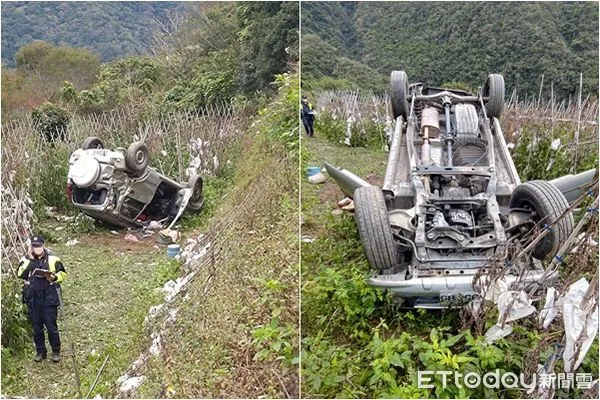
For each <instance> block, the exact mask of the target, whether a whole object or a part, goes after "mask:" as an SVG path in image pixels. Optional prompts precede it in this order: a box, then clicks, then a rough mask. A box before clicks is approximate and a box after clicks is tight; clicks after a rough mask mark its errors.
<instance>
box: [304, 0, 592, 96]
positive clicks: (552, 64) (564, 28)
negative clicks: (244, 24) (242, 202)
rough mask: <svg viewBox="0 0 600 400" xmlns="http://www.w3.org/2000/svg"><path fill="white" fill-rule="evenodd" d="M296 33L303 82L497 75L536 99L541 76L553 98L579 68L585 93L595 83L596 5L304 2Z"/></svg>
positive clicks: (437, 80) (571, 84)
mask: <svg viewBox="0 0 600 400" xmlns="http://www.w3.org/2000/svg"><path fill="white" fill-rule="evenodd" d="M302 36H303V37H302V45H303V47H302V49H303V51H302V60H303V61H302V63H303V65H302V75H303V81H304V82H303V83H304V84H305V85H308V87H309V88H310V87H315V88H316V87H320V86H327V85H334V86H335V85H340V86H342V87H343V86H351V87H361V88H367V89H372V90H380V91H382V90H385V89H386V87H385V81H386V80H387V76H388V75H389V72H390V71H391V70H394V69H404V70H406V71H407V73H408V77H409V79H410V80H411V81H421V82H427V83H430V84H443V83H447V82H463V83H465V84H467V85H469V86H472V87H477V86H478V85H481V84H482V83H483V81H484V79H485V77H486V76H487V75H488V74H489V73H502V74H503V75H504V77H505V80H506V84H507V90H508V91H509V92H510V91H512V90H513V89H516V90H517V91H518V93H519V94H521V95H525V94H530V95H531V94H532V93H535V94H536V95H537V93H538V91H539V87H540V80H541V77H542V75H544V83H545V84H544V87H545V88H546V89H547V90H548V91H549V88H550V83H551V82H553V83H554V90H555V94H557V95H558V96H560V97H567V96H568V95H570V94H571V95H573V94H575V93H576V92H577V89H578V86H579V73H580V72H581V73H583V85H584V87H583V91H584V93H597V88H598V3H596V2H527V3H525V2H524V3H521V2H519V3H517V2H359V3H347V2H335V3H331V2H328V3H321V2H305V3H303V5H302ZM334 57H337V58H334ZM345 58H350V59H352V60H354V61H355V64H354V65H352V66H351V67H350V68H348V65H349V62H348V60H346V59H345ZM369 69H370V70H374V71H376V72H375V74H374V75H373V76H371V77H370V78H368V79H364V76H365V73H366V72H368V71H369ZM382 81H383V82H384V86H383V87H381V86H379V85H380V82H382Z"/></svg>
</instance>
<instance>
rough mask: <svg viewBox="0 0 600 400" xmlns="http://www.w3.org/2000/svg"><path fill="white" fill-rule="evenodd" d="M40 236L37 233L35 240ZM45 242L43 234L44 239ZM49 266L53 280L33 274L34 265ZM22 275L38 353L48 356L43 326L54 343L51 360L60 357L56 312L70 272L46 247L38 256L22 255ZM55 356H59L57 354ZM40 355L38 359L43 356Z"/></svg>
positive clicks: (49, 339)
mask: <svg viewBox="0 0 600 400" xmlns="http://www.w3.org/2000/svg"><path fill="white" fill-rule="evenodd" d="M35 240H40V239H39V237H35V236H34V238H33V240H32V243H34V241H35ZM41 241H42V243H43V238H42V239H41ZM36 268H37V269H41V270H47V271H50V272H53V273H54V275H55V278H54V281H52V282H50V281H48V279H47V278H46V277H45V276H43V275H34V271H35V269H36ZM18 274H19V278H22V279H25V285H24V286H23V302H24V303H26V304H27V308H28V309H29V316H30V318H31V323H32V325H33V341H34V342H35V348H36V351H37V355H38V356H41V358H45V357H46V354H47V352H46V343H45V342H46V340H45V335H44V326H45V327H46V330H47V331H48V341H49V342H50V346H51V347H52V354H53V358H52V361H58V355H59V354H60V336H59V333H58V325H57V322H56V320H57V316H58V306H59V304H60V297H59V293H58V290H60V282H62V281H64V279H65V277H66V276H67V273H66V271H65V267H64V266H63V264H62V262H61V261H60V258H58V257H57V256H54V255H49V254H48V251H47V250H46V249H44V254H43V255H42V256H41V257H37V256H36V255H35V254H34V253H31V254H30V255H29V256H26V257H23V258H22V259H21V261H20V262H19V272H18ZM54 356H56V359H55V357H54ZM41 358H40V357H38V358H36V361H39V360H41Z"/></svg>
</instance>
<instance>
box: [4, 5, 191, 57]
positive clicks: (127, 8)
mask: <svg viewBox="0 0 600 400" xmlns="http://www.w3.org/2000/svg"><path fill="white" fill-rule="evenodd" d="M184 14H185V9H184V6H183V5H182V3H178V2H166V1H163V2H160V1H159V2H134V1H127V2H125V1H119V2H75V3H73V2H66V1H63V2H49V1H42V2H37V1H36V2H33V1H28V2H24V1H16V2H12V1H11V2H6V3H3V4H2V63H3V64H5V65H8V66H11V67H14V66H15V65H16V63H15V55H16V53H17V51H18V50H19V49H20V48H21V47H23V46H24V45H26V44H28V43H30V42H32V41H34V40H42V41H46V42H49V43H52V44H54V45H57V46H58V45H66V46H71V47H83V48H86V49H89V50H91V51H93V52H94V53H95V54H97V55H98V56H99V57H100V59H101V60H102V61H103V62H107V61H111V60H114V59H116V58H120V57H125V56H128V55H141V54H147V53H149V51H150V45H151V44H152V35H153V31H156V30H159V29H160V28H161V23H166V22H167V21H168V20H169V17H170V16H171V17H174V16H175V15H179V16H180V18H181V17H183V15H184Z"/></svg>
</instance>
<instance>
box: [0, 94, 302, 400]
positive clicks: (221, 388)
mask: <svg viewBox="0 0 600 400" xmlns="http://www.w3.org/2000/svg"><path fill="white" fill-rule="evenodd" d="M290 87H291V86H290ZM296 97H297V94H296ZM290 101H291V102H292V103H293V104H297V103H296V101H297V98H296V100H294V98H293V96H291V100H290ZM285 106H286V104H285V102H284V104H283V105H281V107H282V108H284V107H285ZM277 110H279V109H277ZM284 111H285V109H281V110H279V111H275V110H274V111H273V115H272V116H270V117H269V116H264V117H263V116H261V117H262V118H265V119H267V118H276V117H277V116H283V115H287V114H286V113H285V112H284ZM291 115H295V113H292V114H291ZM259 122H260V121H259ZM275 122H277V123H273V122H272V123H271V124H267V125H266V127H267V129H271V130H272V132H271V131H269V132H268V134H269V135H272V136H271V139H267V138H266V137H267V134H266V133H265V132H260V131H258V132H256V134H254V131H255V130H253V133H252V134H249V135H248V136H247V137H246V139H245V142H244V143H238V144H236V147H235V148H233V149H230V150H231V154H232V155H233V161H232V163H231V164H228V167H227V168H226V169H225V172H224V174H223V175H222V176H220V177H219V178H217V179H215V180H214V181H212V182H207V183H206V186H205V195H206V197H207V199H206V203H205V207H204V211H203V212H201V213H200V214H196V215H188V216H185V217H184V219H183V220H182V221H181V225H182V227H183V228H182V234H183V236H184V237H183V239H182V241H181V242H182V243H185V240H186V238H187V237H197V236H198V234H205V235H206V236H210V237H211V238H212V239H211V240H212V246H213V247H212V248H214V249H216V252H217V255H216V261H215V263H214V265H213V266H212V268H210V269H206V270H203V271H201V273H200V274H199V275H198V276H197V279H195V280H194V281H193V282H192V283H191V284H190V285H189V287H188V288H187V290H186V291H185V295H186V296H185V297H184V298H181V297H183V296H179V299H178V300H177V301H176V305H177V309H178V314H177V315H178V317H177V318H176V320H175V322H174V323H172V324H171V325H170V326H169V329H168V330H167V331H164V332H162V334H163V337H164V338H165V340H164V342H163V352H162V353H161V357H157V358H151V359H149V361H148V362H147V363H146V364H144V365H143V366H142V369H143V372H144V374H145V375H146V378H147V379H146V381H145V382H144V383H143V385H142V386H141V387H140V388H139V390H138V391H137V392H136V393H134V394H133V396H140V397H145V398H153V397H192V398H193V397H201V396H204V397H258V396H268V397H292V398H293V397H297V396H298V367H297V355H298V351H299V350H298V348H299V343H298V329H297V326H298V251H299V249H298V236H297V234H298V225H297V221H298V188H297V161H294V160H295V159H294V157H291V158H289V155H288V153H287V150H286V149H285V148H284V145H283V144H281V142H279V141H277V140H276V137H277V136H275V135H280V134H283V133H284V132H282V131H281V127H280V125H279V124H278V122H279V121H275ZM56 225H57V223H51V222H50V221H43V222H41V223H40V224H39V226H44V228H45V232H47V234H46V236H47V237H50V236H51V237H54V238H55V239H56V242H55V243H52V245H51V248H52V249H53V250H54V251H55V252H56V253H57V254H59V255H60V256H61V257H62V259H63V260H64V262H65V265H66V268H67V271H68V273H69V276H68V280H67V281H66V283H65V285H64V293H65V299H66V303H67V304H66V306H65V312H66V317H67V322H68V328H69V330H68V333H69V334H70V335H67V334H66V332H65V327H66V325H65V320H64V319H63V318H60V319H59V325H60V328H61V332H62V340H63V343H64V344H63V347H64V349H65V351H64V354H63V356H64V358H63V361H62V362H61V364H60V365H53V364H51V363H49V362H45V363H41V364H35V363H33V362H32V361H30V359H31V357H32V356H33V343H32V344H31V349H28V350H30V351H29V352H26V351H24V352H23V353H20V354H16V355H14V356H13V357H11V360H9V361H8V363H7V365H9V366H10V368H9V370H8V371H4V370H3V375H2V393H3V395H10V396H28V397H50V398H63V397H76V396H78V393H77V390H76V385H75V374H74V370H73V361H72V358H71V357H70V356H71V355H72V353H71V352H70V351H69V350H68V348H69V343H70V342H71V341H72V342H73V343H74V347H75V353H74V355H75V359H76V361H77V364H78V367H79V368H78V370H79V375H80V379H81V386H82V390H81V391H82V393H81V395H82V396H85V395H86V394H87V390H88V389H89V388H90V386H91V384H92V382H93V381H94V378H95V376H96V373H97V372H98V370H99V368H100V366H101V364H102V362H103V361H104V358H105V357H106V356H107V355H110V360H109V361H108V363H107V365H106V368H105V369H104V371H103V373H102V375H101V377H100V380H99V383H98V385H97V386H96V389H95V390H94V392H93V393H92V394H91V396H94V395H96V394H100V395H102V396H103V397H105V398H106V397H114V396H116V395H117V394H118V386H117V385H115V381H116V380H117V378H118V377H120V376H122V375H123V374H124V373H125V372H126V371H127V370H128V369H129V367H130V365H131V363H132V362H134V360H136V359H137V358H138V356H139V355H140V353H143V352H146V351H147V349H148V347H149V346H150V345H151V343H152V338H151V336H150V335H151V333H152V326H147V325H145V324H144V320H145V318H146V316H147V314H148V310H149V309H150V307H151V306H153V305H156V304H160V303H162V302H163V301H164V300H163V299H164V294H163V293H161V290H160V288H161V287H162V286H163V285H164V283H165V282H166V281H167V280H169V279H175V278H176V277H177V275H178V274H181V275H184V274H185V273H186V271H179V266H178V263H173V262H167V261H166V255H165V249H164V248H161V249H159V250H158V249H155V248H154V238H152V237H151V238H147V239H146V240H144V241H143V242H142V243H139V244H138V243H129V242H126V241H124V239H123V236H124V232H121V233H120V234H119V235H118V236H114V235H112V234H111V233H110V232H108V231H105V230H101V231H98V230H96V231H94V232H93V233H92V234H88V235H81V234H77V233H74V232H76V230H77V228H69V227H67V228H66V229H63V230H60V231H54V228H55V226H56ZM67 232H68V234H67ZM74 237H77V238H78V239H79V240H80V241H81V242H80V243H79V244H77V245H75V246H72V247H67V246H65V244H64V243H66V241H67V240H68V239H72V238H74ZM205 278H210V279H208V280H207V279H205ZM67 339H70V340H67ZM3 365H4V363H3ZM27 376H29V377H30V378H29V379H26V377H27Z"/></svg>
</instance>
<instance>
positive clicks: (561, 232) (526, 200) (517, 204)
mask: <svg viewBox="0 0 600 400" xmlns="http://www.w3.org/2000/svg"><path fill="white" fill-rule="evenodd" d="M510 207H511V208H527V209H530V210H535V211H536V213H537V215H538V218H539V219H538V221H537V222H540V224H541V226H544V224H548V225H550V224H551V223H553V222H554V221H556V219H557V218H558V217H560V216H561V215H562V214H563V213H564V212H565V210H567V209H568V208H569V202H568V201H567V199H566V198H565V196H564V195H563V194H562V193H561V192H560V190H558V189H557V188H556V187H554V186H553V185H552V184H550V183H548V182H546V181H529V182H525V183H523V184H521V185H519V186H517V188H516V189H515V191H514V192H513V194H512V196H511V198H510ZM572 231H573V214H572V213H571V212H569V213H568V215H565V216H564V217H563V218H562V219H561V220H560V221H559V222H558V223H557V224H556V225H555V226H554V227H552V230H551V231H550V232H548V234H547V235H546V236H545V237H544V238H543V239H542V240H541V241H540V242H539V243H538V244H537V246H536V247H535V248H534V249H533V253H532V255H533V257H535V258H537V259H539V260H543V259H544V258H546V257H547V256H552V257H554V255H556V253H557V252H558V249H559V248H560V246H561V245H562V244H563V243H564V242H565V241H566V240H567V238H568V237H569V235H570V234H571V232H572Z"/></svg>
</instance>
